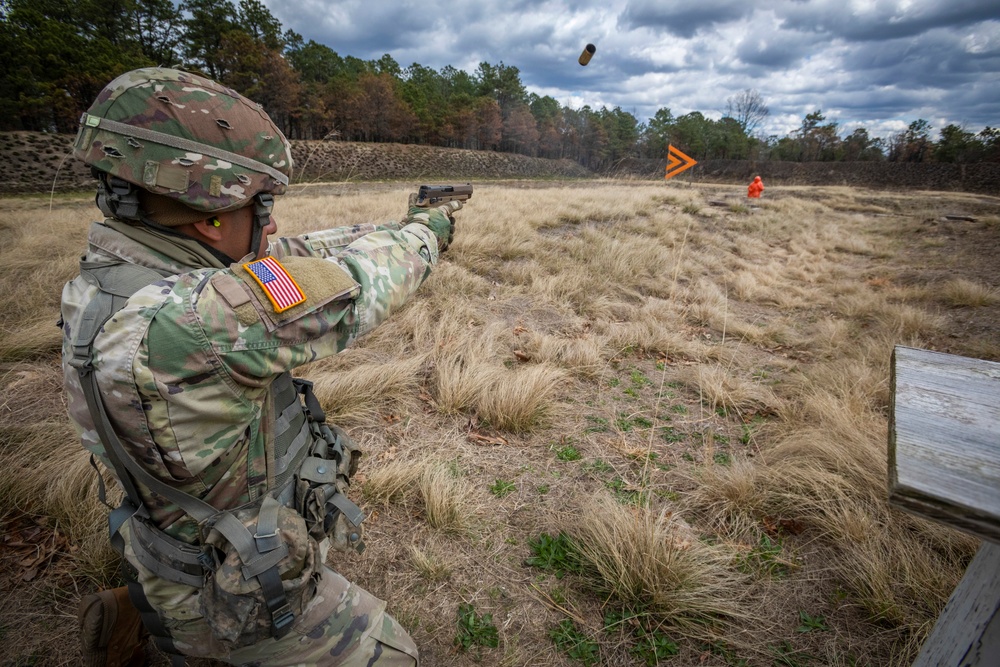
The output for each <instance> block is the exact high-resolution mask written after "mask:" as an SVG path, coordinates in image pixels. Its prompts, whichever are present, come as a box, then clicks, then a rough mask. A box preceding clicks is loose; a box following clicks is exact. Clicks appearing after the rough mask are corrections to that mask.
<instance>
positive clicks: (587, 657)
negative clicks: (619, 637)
mask: <svg viewBox="0 0 1000 667" xmlns="http://www.w3.org/2000/svg"><path fill="white" fill-rule="evenodd" d="M549 637H550V638H551V639H552V641H553V642H554V643H555V645H556V647H557V648H558V649H559V650H560V651H562V652H563V653H565V654H566V655H567V656H568V657H569V658H570V659H572V660H576V661H577V662H582V663H583V664H585V665H594V664H597V661H598V659H599V657H600V648H599V647H598V645H597V642H595V641H593V640H592V639H590V638H589V637H588V636H587V635H585V634H584V633H582V632H581V631H580V630H578V629H577V628H576V624H575V623H573V621H571V620H569V619H568V618H567V619H566V620H564V621H561V622H560V623H559V625H557V626H556V627H555V628H553V629H551V630H549Z"/></svg>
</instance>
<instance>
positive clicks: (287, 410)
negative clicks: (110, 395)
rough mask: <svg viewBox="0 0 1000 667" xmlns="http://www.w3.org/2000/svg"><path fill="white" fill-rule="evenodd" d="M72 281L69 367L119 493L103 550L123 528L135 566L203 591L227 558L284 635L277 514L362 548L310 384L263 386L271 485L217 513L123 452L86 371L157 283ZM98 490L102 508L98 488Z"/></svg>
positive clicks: (150, 616) (111, 276) (141, 274)
mask: <svg viewBox="0 0 1000 667" xmlns="http://www.w3.org/2000/svg"><path fill="white" fill-rule="evenodd" d="M80 273H81V276H83V277H84V279H85V280H87V281H88V282H90V283H91V284H93V285H95V286H97V287H98V289H99V291H98V292H97V294H96V296H95V298H94V299H92V300H91V301H90V302H89V303H88V304H87V306H86V309H85V311H84V313H83V317H82V318H81V321H80V323H79V324H78V327H77V331H76V332H74V333H73V335H74V338H73V341H72V350H73V356H72V359H71V360H70V365H72V366H73V367H74V368H76V370H77V372H78V373H79V377H80V382H81V385H82V388H83V393H84V396H85V398H86V401H87V406H88V409H89V412H90V415H91V418H92V420H93V422H94V426H95V428H96V430H97V433H98V435H99V436H100V439H101V442H102V443H103V445H104V450H105V453H106V454H107V457H108V459H109V460H110V462H111V465H112V467H113V469H114V471H115V473H116V475H117V477H118V479H119V481H120V482H121V485H122V487H123V489H124V491H125V498H124V500H123V502H122V504H121V506H120V507H118V508H116V509H113V511H112V512H111V514H110V516H109V528H110V533H111V542H112V545H113V546H115V548H116V549H117V550H118V551H119V553H124V546H125V545H124V540H123V538H122V536H121V535H120V533H119V531H120V529H121V527H122V525H123V524H124V523H125V522H128V524H129V534H130V546H131V547H132V550H133V551H134V553H135V557H136V559H137V560H138V561H139V562H140V563H141V564H142V565H143V567H145V568H146V569H148V570H150V571H151V572H153V573H154V574H155V575H156V576H158V577H161V578H163V579H166V580H167V581H171V582H174V583H178V584H183V585H186V586H192V587H196V588H201V587H203V586H204V585H205V583H206V580H207V578H208V577H209V576H211V574H212V573H213V572H215V571H216V569H217V568H218V567H219V565H220V556H221V557H225V555H226V553H231V552H233V551H235V552H236V554H238V561H239V564H240V566H241V568H240V576H241V577H243V579H244V580H245V581H248V582H249V581H252V580H256V582H257V583H259V590H260V596H261V597H262V598H263V602H264V604H265V606H266V610H267V615H268V616H269V617H270V634H271V635H272V636H274V637H276V638H280V637H282V636H284V635H285V634H286V633H287V632H288V630H289V629H290V627H291V624H292V621H293V620H294V613H293V611H292V609H291V608H290V605H289V604H288V600H287V598H286V594H285V590H284V588H283V586H282V580H281V576H280V573H279V571H278V563H279V562H280V561H281V560H282V559H283V558H284V557H285V556H286V555H287V554H288V546H287V545H286V544H285V543H284V541H283V540H282V538H281V535H280V533H279V531H278V521H279V514H280V513H281V512H282V511H286V512H287V509H284V508H290V509H292V510H294V511H295V512H296V513H298V514H299V515H301V516H302V517H303V518H304V519H305V522H306V527H307V529H308V533H309V537H310V538H311V539H314V540H316V541H321V540H323V539H324V538H326V537H328V536H330V535H331V534H332V533H334V530H335V528H338V529H339V533H340V534H339V535H337V536H336V537H335V545H334V546H340V548H353V549H355V550H357V551H359V552H360V551H361V550H363V548H364V546H363V542H362V540H361V529H360V526H361V523H362V521H363V520H364V514H363V512H362V511H361V510H360V509H359V508H358V507H357V506H356V505H355V504H354V503H353V502H351V501H350V500H349V499H348V498H347V496H346V495H344V493H343V491H344V490H346V487H347V483H348V477H349V475H350V474H351V473H352V472H353V468H354V467H356V465H357V458H359V454H356V449H355V447H354V445H353V443H352V442H351V440H350V438H348V437H347V435H346V433H344V432H343V431H342V430H341V429H339V428H336V427H332V428H331V427H330V426H328V425H327V424H326V423H325V415H324V414H323V410H322V408H321V407H320V404H319V401H318V400H317V399H316V397H315V395H314V394H313V393H312V383H310V382H307V381H305V380H299V379H295V378H293V377H292V376H291V375H290V374H289V373H283V374H281V375H279V376H278V377H277V378H276V379H275V380H274V382H273V383H272V385H271V397H272V400H271V403H272V406H273V413H272V420H273V424H274V427H273V447H272V451H273V452H274V461H273V467H272V469H273V470H274V477H273V479H274V482H273V485H272V486H271V487H270V488H269V489H268V490H267V492H266V493H265V494H264V495H263V496H262V498H260V499H258V500H257V501H255V502H253V503H250V504H249V505H246V506H243V507H239V508H229V509H225V510H217V509H216V508H214V507H212V506H211V505H209V504H208V503H206V502H204V501H203V500H201V499H200V498H197V497H195V496H192V495H190V494H187V493H185V492H183V491H181V490H179V489H177V488H174V487H171V486H169V485H168V484H166V483H165V482H163V481H162V480H160V479H159V478H158V477H155V476H154V475H152V474H151V473H150V472H149V471H147V470H145V469H144V468H143V467H142V466H140V465H139V464H138V463H137V462H136V461H135V460H134V459H133V458H132V457H131V456H129V454H128V453H127V452H126V450H125V449H124V446H123V444H122V442H121V440H120V439H119V437H118V435H117V434H116V433H115V430H114V427H113V425H112V423H111V421H110V419H109V416H108V414H107V411H106V409H105V407H104V403H103V401H102V399H101V391H100V388H99V387H98V385H97V379H96V374H95V373H94V368H93V344H94V340H95V339H96V337H97V335H98V333H99V332H100V330H101V327H102V325H103V324H104V323H105V322H106V321H107V320H108V319H109V318H110V317H111V316H112V315H114V313H116V312H118V311H119V310H120V309H121V308H122V307H123V306H124V305H125V302H126V301H127V300H128V298H129V297H130V296H131V295H132V294H134V293H135V292H137V291H138V290H139V289H141V288H142V287H145V286H146V285H149V284H151V283H152V282H155V281H156V280H159V279H161V278H165V277H167V275H166V274H165V273H164V272H161V271H157V270H154V269H150V268H146V267H142V266H138V265H134V264H129V263H126V262H120V261H114V262H86V261H84V262H81V265H80ZM91 462H92V463H93V457H92V458H91ZM95 467H96V466H95ZM269 467H271V466H269ZM101 484H102V488H101V496H102V498H101V500H102V501H104V490H103V481H102V483H101ZM139 485H141V486H142V487H145V488H147V489H149V490H150V491H152V492H153V493H154V494H156V495H158V496H161V497H163V498H165V499H167V500H168V501H170V502H171V503H173V504H175V505H176V506H177V507H179V508H180V509H181V510H182V511H183V512H185V513H186V514H187V515H189V516H190V517H192V518H193V519H194V520H195V521H197V522H198V524H199V526H200V527H201V528H202V535H203V536H204V535H209V536H210V538H211V536H213V535H216V533H217V534H218V535H221V538H222V539H208V540H205V542H206V543H200V544H190V543H187V542H183V541H180V540H177V539H175V538H173V537H171V536H170V535H167V534H166V533H164V532H163V531H161V530H160V529H159V528H158V527H157V526H156V525H154V523H153V522H152V521H151V520H150V515H149V512H148V510H147V509H146V508H145V507H144V506H143V503H142V500H141V496H140V494H139V492H138V487H139ZM209 542H210V543H211V544H209ZM336 542H340V543H341V544H340V545H338V544H336ZM224 543H228V545H229V546H228V547H226V548H225V551H223V550H221V549H220V548H219V545H220V544H224ZM129 590H130V593H131V594H132V597H133V602H134V603H135V604H136V607H137V608H139V610H140V612H142V616H143V621H144V623H146V625H147V628H148V629H149V630H150V633H151V634H152V635H153V636H154V638H155V639H156V642H157V644H158V645H159V646H160V647H161V648H162V649H163V650H165V651H167V652H169V653H175V651H173V650H172V643H171V642H170V639H169V635H168V633H167V632H166V630H165V629H164V628H163V626H162V623H161V622H160V621H159V618H158V617H157V615H156V613H155V611H153V610H152V608H151V607H150V605H149V604H148V602H146V601H145V599H144V596H143V594H142V589H141V587H140V586H138V585H137V584H135V583H133V584H130V586H129Z"/></svg>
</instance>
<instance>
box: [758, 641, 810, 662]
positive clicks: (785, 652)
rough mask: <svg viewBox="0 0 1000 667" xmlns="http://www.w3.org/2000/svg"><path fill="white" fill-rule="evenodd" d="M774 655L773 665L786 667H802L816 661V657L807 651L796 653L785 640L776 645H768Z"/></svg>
mask: <svg viewBox="0 0 1000 667" xmlns="http://www.w3.org/2000/svg"><path fill="white" fill-rule="evenodd" d="M767 648H768V649H769V650H770V651H771V653H772V654H774V662H773V663H771V664H773V665H784V667H802V666H803V665H805V664H806V663H807V662H811V661H813V660H815V659H816V657H815V656H812V655H809V654H808V653H806V652H805V651H796V650H795V649H794V648H792V645H791V643H789V642H788V640H785V641H783V642H781V643H780V644H778V645H777V646H775V645H773V644H772V645H768V647H767Z"/></svg>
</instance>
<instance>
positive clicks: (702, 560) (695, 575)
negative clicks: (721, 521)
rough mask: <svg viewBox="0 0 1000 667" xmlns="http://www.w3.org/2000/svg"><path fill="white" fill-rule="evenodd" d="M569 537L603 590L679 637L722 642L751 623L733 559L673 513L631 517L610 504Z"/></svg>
mask: <svg viewBox="0 0 1000 667" xmlns="http://www.w3.org/2000/svg"><path fill="white" fill-rule="evenodd" d="M567 533H568V534H569V535H571V536H572V537H573V538H574V540H575V542H576V544H577V545H578V548H579V550H580V555H581V557H582V560H583V561H584V567H585V572H586V571H588V570H593V571H594V572H596V574H597V578H596V579H595V580H594V581H592V582H591V583H592V585H593V586H594V587H595V588H597V589H598V590H599V591H601V592H602V593H603V594H604V595H606V596H607V598H608V599H614V600H615V602H616V603H618V604H621V605H624V606H625V607H627V608H630V609H642V610H645V611H646V612H647V613H649V614H650V615H651V616H654V617H655V618H656V619H657V621H661V622H663V623H666V624H668V626H669V627H670V628H671V630H674V631H676V632H677V634H679V635H683V636H687V637H692V638H694V639H699V640H711V639H716V638H717V637H718V634H717V633H718V630H719V629H718V628H717V627H715V626H714V624H715V623H716V622H720V621H726V622H730V621H732V620H733V619H735V618H741V617H743V618H745V617H746V616H747V613H746V611H745V607H744V606H743V604H742V601H741V597H742V596H743V595H744V594H745V588H744V587H743V585H742V583H743V582H742V577H741V576H740V574H739V573H738V572H737V571H735V570H734V569H733V567H732V564H733V553H732V552H731V551H730V550H728V549H725V548H723V547H718V546H712V545H708V544H705V543H704V542H701V541H700V540H699V539H698V535H697V533H695V532H694V531H693V530H692V529H691V527H690V526H688V525H687V524H686V523H685V522H683V521H682V520H680V519H679V518H678V517H677V516H675V515H674V514H673V513H672V512H669V511H667V510H661V511H655V510H650V509H648V508H639V509H629V508H626V507H623V506H622V505H621V504H620V503H618V502H616V501H615V500H613V499H612V498H610V497H607V496H604V497H600V498H598V499H595V501H594V502H593V503H591V504H588V505H586V506H584V507H583V508H582V509H581V511H580V513H579V515H578V518H577V519H576V520H575V521H574V522H572V523H571V524H570V525H569V526H568V529H567Z"/></svg>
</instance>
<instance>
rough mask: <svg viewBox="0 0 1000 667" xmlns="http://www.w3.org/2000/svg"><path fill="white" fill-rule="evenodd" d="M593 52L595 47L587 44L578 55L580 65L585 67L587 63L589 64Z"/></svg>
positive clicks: (595, 49)
mask: <svg viewBox="0 0 1000 667" xmlns="http://www.w3.org/2000/svg"><path fill="white" fill-rule="evenodd" d="M595 51H597V47H596V46H594V45H593V44H587V46H586V47H585V48H584V49H583V53H581V54H580V64H581V65H586V64H587V63H589V62H590V59H591V57H593V55H594V52H595Z"/></svg>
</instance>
